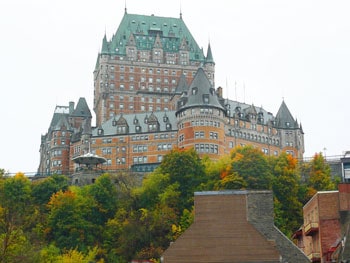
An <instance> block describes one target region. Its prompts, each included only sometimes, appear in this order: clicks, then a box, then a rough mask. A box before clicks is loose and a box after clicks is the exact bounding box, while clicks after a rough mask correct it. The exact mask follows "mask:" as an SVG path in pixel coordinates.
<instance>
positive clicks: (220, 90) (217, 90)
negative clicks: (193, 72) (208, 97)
mask: <svg viewBox="0 0 350 263" xmlns="http://www.w3.org/2000/svg"><path fill="white" fill-rule="evenodd" d="M216 94H217V95H218V97H219V98H222V88H221V87H218V88H217V89H216Z"/></svg>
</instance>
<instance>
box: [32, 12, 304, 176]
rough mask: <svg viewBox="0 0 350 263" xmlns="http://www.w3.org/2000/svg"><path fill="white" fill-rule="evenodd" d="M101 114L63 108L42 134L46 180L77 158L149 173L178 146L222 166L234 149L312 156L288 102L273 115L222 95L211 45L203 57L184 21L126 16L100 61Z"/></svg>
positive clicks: (97, 94)
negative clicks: (306, 150)
mask: <svg viewBox="0 0 350 263" xmlns="http://www.w3.org/2000/svg"><path fill="white" fill-rule="evenodd" d="M93 77H94V82H93V85H94V91H93V92H94V101H93V111H94V112H95V114H96V115H95V116H96V125H92V117H93V116H92V113H91V111H90V109H89V107H88V104H87V102H86V100H85V98H79V100H78V102H77V103H74V102H69V103H67V104H68V105H63V106H56V108H55V110H54V114H53V117H52V120H51V123H50V126H49V128H48V131H47V133H46V134H44V135H42V137H41V145H40V164H39V168H38V174H40V175H49V174H55V173H57V174H67V175H68V174H72V173H74V172H75V171H76V170H77V169H78V165H77V164H76V163H74V162H73V161H72V160H73V159H74V158H76V157H77V156H81V155H84V154H87V153H91V154H94V155H98V156H101V157H104V158H105V160H106V161H105V162H104V163H103V164H102V169H103V170H104V171H113V172H116V171H122V170H124V171H125V170H131V171H135V172H141V173H145V172H151V171H153V170H154V168H156V167H157V166H158V165H159V164H160V162H161V161H162V158H163V157H164V155H166V154H167V153H169V152H170V151H171V150H172V149H175V148H180V149H189V148H194V149H195V150H196V151H197V152H198V154H199V155H200V156H201V157H203V156H204V155H207V156H209V158H211V159H212V160H218V159H219V158H221V157H222V156H223V155H225V154H229V153H230V151H231V150H232V149H233V148H234V147H236V146H239V145H241V146H244V145H252V146H253V147H255V148H258V149H260V150H261V151H262V152H263V153H264V154H266V155H272V156H278V155H279V154H281V153H282V152H287V153H288V154H291V155H293V156H295V157H297V158H302V157H303V153H304V133H303V129H302V127H301V125H300V124H299V123H298V122H297V121H296V120H295V119H294V118H293V116H292V114H291V112H290V111H289V109H288V107H287V105H286V103H285V102H284V101H282V103H281V106H280V108H279V110H278V112H277V113H276V115H273V114H272V113H270V112H269V111H267V110H265V109H264V108H262V107H256V106H254V105H249V104H246V103H242V102H238V101H235V100H231V99H229V98H224V97H223V95H222V94H223V89H222V88H221V87H219V86H218V87H216V86H215V62H214V58H213V53H212V49H211V46H210V44H208V47H207V50H206V52H204V51H203V49H201V48H200V47H199V45H198V44H197V42H196V40H195V39H194V38H193V36H192V34H191V32H190V31H189V29H188V28H187V26H186V24H185V22H184V20H183V18H182V15H181V14H180V17H179V18H171V17H159V16H154V15H151V16H146V15H137V14H128V13H127V11H126V10H125V13H124V16H123V18H122V20H121V23H120V25H119V27H118V29H117V31H116V33H115V34H114V35H113V36H112V37H111V38H110V39H109V40H108V39H107V36H106V35H105V36H104V37H103V40H102V45H101V51H100V52H99V54H98V56H97V61H96V66H95V68H94V72H93Z"/></svg>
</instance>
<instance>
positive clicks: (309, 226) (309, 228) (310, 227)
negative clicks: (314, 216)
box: [304, 222, 318, 236]
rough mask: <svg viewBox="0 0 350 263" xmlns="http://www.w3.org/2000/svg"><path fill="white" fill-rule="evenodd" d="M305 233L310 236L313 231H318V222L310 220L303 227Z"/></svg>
mask: <svg viewBox="0 0 350 263" xmlns="http://www.w3.org/2000/svg"><path fill="white" fill-rule="evenodd" d="M304 232H305V235H307V236H312V235H313V234H314V233H315V232H318V223H317V222H310V223H308V224H307V225H306V226H305V227H304Z"/></svg>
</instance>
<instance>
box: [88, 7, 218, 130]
mask: <svg viewBox="0 0 350 263" xmlns="http://www.w3.org/2000/svg"><path fill="white" fill-rule="evenodd" d="M203 65H204V70H205V71H207V72H206V74H207V77H208V78H209V79H210V82H211V84H214V70H215V68H214V65H215V64H214V61H213V56H212V52H211V48H210V45H209V47H208V54H207V57H205V56H204V54H203V50H202V49H201V48H199V46H198V44H197V43H196V41H195V39H194V38H193V36H192V34H191V33H190V31H189V30H188V28H187V26H186V24H185V22H184V21H183V19H182V16H181V15H180V18H170V17H158V16H154V15H152V16H146V15H135V14H128V13H127V12H125V13H124V16H123V18H122V21H121V23H120V25H119V27H118V29H117V31H116V33H115V34H114V35H113V37H112V38H111V40H109V41H108V40H107V37H106V35H105V36H104V37H103V40H102V48H101V52H100V53H99V54H98V57H97V62H96V67H95V70H94V111H95V113H96V123H97V125H101V124H102V123H103V122H105V121H107V120H108V119H109V118H111V117H113V116H114V115H116V114H119V113H125V114H128V113H140V112H153V111H161V110H164V111H168V110H174V109H175V103H174V100H172V98H173V96H174V94H175V91H176V87H177V86H178V83H179V80H180V79H181V76H185V78H186V81H187V82H188V83H190V82H191V81H192V79H193V77H194V75H195V73H196V71H197V69H198V68H199V67H201V66H203Z"/></svg>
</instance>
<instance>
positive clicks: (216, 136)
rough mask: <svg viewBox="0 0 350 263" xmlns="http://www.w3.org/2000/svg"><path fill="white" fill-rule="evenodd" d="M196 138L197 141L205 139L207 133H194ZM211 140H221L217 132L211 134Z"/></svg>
mask: <svg viewBox="0 0 350 263" xmlns="http://www.w3.org/2000/svg"><path fill="white" fill-rule="evenodd" d="M194 138H195V139H201V138H205V133H204V131H197V132H195V133H194ZM209 138H210V139H215V140H217V139H219V135H218V133H217V132H209Z"/></svg>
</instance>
